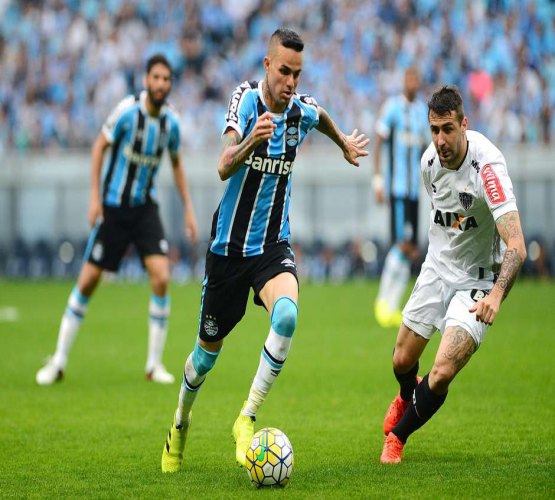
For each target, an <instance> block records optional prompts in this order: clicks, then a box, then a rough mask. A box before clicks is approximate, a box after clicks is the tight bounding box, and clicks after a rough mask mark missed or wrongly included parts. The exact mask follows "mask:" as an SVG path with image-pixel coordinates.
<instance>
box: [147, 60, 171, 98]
mask: <svg viewBox="0 0 555 500" xmlns="http://www.w3.org/2000/svg"><path fill="white" fill-rule="evenodd" d="M144 84H145V88H146V91H147V93H148V99H149V101H150V102H151V104H152V105H153V106H154V107H155V108H160V107H161V106H162V104H164V102H165V101H166V98H167V97H168V94H169V93H170V90H171V88H172V75H171V71H170V69H169V68H168V67H167V66H166V65H165V64H162V63H158V64H155V65H154V66H152V68H150V71H149V72H148V73H147V74H146V76H145V81H144Z"/></svg>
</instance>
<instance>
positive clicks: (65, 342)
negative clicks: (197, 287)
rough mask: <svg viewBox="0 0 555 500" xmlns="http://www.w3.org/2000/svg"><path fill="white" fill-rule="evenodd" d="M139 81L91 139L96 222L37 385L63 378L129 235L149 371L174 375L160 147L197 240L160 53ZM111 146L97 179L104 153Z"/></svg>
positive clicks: (158, 377)
mask: <svg viewBox="0 0 555 500" xmlns="http://www.w3.org/2000/svg"><path fill="white" fill-rule="evenodd" d="M144 85H145V88H146V90H144V91H142V92H141V93H140V94H138V95H136V96H128V97H126V98H125V99H123V100H122V101H121V102H120V103H119V104H118V106H117V107H116V108H115V110H114V111H113V112H112V113H111V115H110V116H109V117H108V119H107V120H106V122H105V124H104V126H103V127H102V131H101V133H100V134H99V135H98V137H97V139H96V141H95V143H94V144H93V147H92V184H91V199H90V206H89V223H90V224H91V226H92V227H93V230H92V232H91V235H90V237H89V241H88V245H87V249H86V252H85V263H84V264H83V267H82V268H81V272H80V274H79V278H78V281H77V285H76V286H75V288H74V289H73V291H72V292H71V295H70V297H69V300H68V304H67V307H66V310H65V312H64V315H63V317H62V322H61V326H60V331H59V334H58V344H57V348H56V352H55V354H54V356H52V357H51V358H50V359H49V360H48V362H47V364H46V366H44V367H43V368H41V369H40V370H39V371H38V373H37V375H36V381H37V383H39V384H41V385H47V384H52V383H53V382H56V381H58V380H61V379H62V377H63V374H64V370H65V367H66V363H67V358H68V355H69V351H70V349H71V346H72V344H73V341H74V339H75V336H76V335H77V332H78V330H79V327H80V326H81V323H82V321H83V319H84V317H85V315H86V313H87V308H88V305H89V300H90V298H91V296H92V294H93V292H94V291H95V289H96V287H97V285H98V283H99V282H100V278H101V276H102V272H103V271H104V270H105V269H106V270H108V271H117V270H118V268H119V265H120V261H121V259H122V257H123V255H124V253H125V252H126V250H127V248H128V246H129V245H130V244H131V243H133V244H134V245H135V247H136V248H137V250H138V252H139V254H140V256H141V258H142V260H143V264H144V266H145V268H146V270H147V272H148V276H149V278H150V283H151V286H152V296H151V299H150V304H149V340H148V357H147V362H146V375H147V378H148V379H149V380H152V381H154V382H159V383H166V384H167V383H172V382H173V381H174V377H173V375H171V374H170V373H168V372H167V370H166V369H165V367H164V365H163V364H162V353H163V350H164V345H165V342H166V336H167V326H168V315H169V311H170V298H169V295H168V281H169V275H170V271H169V261H168V256H167V252H168V243H167V241H166V238H165V236H164V229H163V227H162V222H161V220H160V216H159V213H158V205H157V203H156V188H155V180H156V176H157V173H158V169H159V166H160V161H161V159H162V154H163V152H164V149H167V150H168V151H169V154H170V159H171V165H172V167H173V168H172V170H173V175H174V180H175V185H176V187H177V190H178V192H179V194H180V196H181V199H182V200H183V204H184V221H185V231H186V234H187V235H188V237H189V238H190V239H191V241H192V242H196V240H197V224H196V220H195V214H194V211H193V205H192V202H191V197H190V195H189V189H188V186H187V178H186V175H185V171H184V168H183V164H182V161H181V158H180V131H179V122H178V117H177V115H176V114H175V112H174V111H173V110H172V109H171V108H170V107H169V106H168V105H167V104H166V98H167V96H168V94H169V93H170V90H171V86H172V68H171V66H170V64H169V62H168V60H167V59H166V58H165V57H164V56H163V55H160V54H157V55H154V56H152V57H151V58H150V59H149V60H148V61H147V64H146V75H145V79H144ZM110 146H111V153H110V155H109V157H108V161H107V162H106V165H105V168H104V175H103V179H102V185H101V181H100V176H101V170H102V163H103V159H104V154H105V152H106V150H107V149H108V148H109V147H110Z"/></svg>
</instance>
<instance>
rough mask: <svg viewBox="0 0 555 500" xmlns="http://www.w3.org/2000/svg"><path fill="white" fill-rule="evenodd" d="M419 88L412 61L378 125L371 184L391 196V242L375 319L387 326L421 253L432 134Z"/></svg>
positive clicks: (397, 317) (396, 319)
mask: <svg viewBox="0 0 555 500" xmlns="http://www.w3.org/2000/svg"><path fill="white" fill-rule="evenodd" d="M419 89H420V74H419V72H418V70H417V69H416V68H413V67H410V68H408V69H407V70H406V71H405V75H404V88H403V92H402V93H401V94H399V95H397V96H393V97H390V98H389V99H388V100H387V101H386V102H385V104H384V105H383V107H382V110H381V112H380V117H379V119H378V122H377V125H376V143H375V146H374V175H373V179H372V184H373V187H374V195H375V196H376V200H377V201H378V203H380V204H383V203H385V202H386V198H389V206H390V225H391V245H392V246H391V248H390V250H389V252H388V254H387V256H386V258H385V264H384V268H383V271H382V275H381V279H380V288H379V291H378V297H377V299H376V302H375V304H374V314H375V316H376V320H377V322H378V324H379V325H380V326H381V327H383V328H386V327H391V326H398V325H399V323H400V322H401V311H400V306H401V300H402V298H403V294H404V292H405V289H406V287H407V283H408V281H409V278H410V270H411V262H416V261H417V260H418V258H419V256H420V252H419V249H418V241H417V238H418V196H419V193H420V157H421V156H422V153H423V151H424V149H425V147H426V146H427V144H428V141H429V137H430V136H429V132H428V119H427V109H426V103H425V102H424V101H422V100H420V99H419V98H418V97H417V95H418V91H419ZM384 142H386V144H387V166H388V167H387V171H386V172H385V175H384V174H382V172H381V168H382V145H383V143H384ZM386 189H387V196H386Z"/></svg>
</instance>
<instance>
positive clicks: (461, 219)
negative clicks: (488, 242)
mask: <svg viewBox="0 0 555 500" xmlns="http://www.w3.org/2000/svg"><path fill="white" fill-rule="evenodd" d="M434 224H438V225H439V226H443V227H453V228H455V229H458V230H459V231H463V232H464V231H468V230H469V229H472V228H473V227H478V222H476V219H475V218H474V216H472V215H471V216H469V217H465V216H464V215H460V214H458V213H456V212H441V210H436V213H435V215H434Z"/></svg>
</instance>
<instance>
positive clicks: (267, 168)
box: [245, 151, 294, 175]
mask: <svg viewBox="0 0 555 500" xmlns="http://www.w3.org/2000/svg"><path fill="white" fill-rule="evenodd" d="M293 163H294V162H292V161H290V160H286V159H285V155H281V156H279V157H278V158H273V157H271V156H270V157H262V156H257V155H255V154H254V151H253V152H252V153H251V155H250V156H249V157H248V158H247V160H246V161H245V165H247V166H248V167H251V168H253V169H254V170H259V171H260V172H263V173H265V174H274V175H289V174H290V173H291V170H293Z"/></svg>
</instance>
